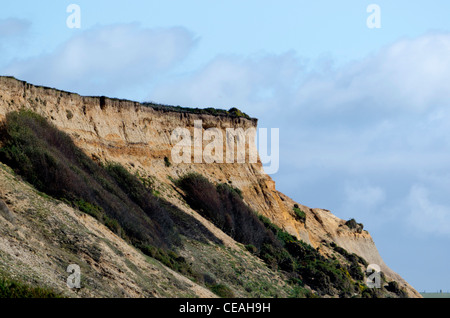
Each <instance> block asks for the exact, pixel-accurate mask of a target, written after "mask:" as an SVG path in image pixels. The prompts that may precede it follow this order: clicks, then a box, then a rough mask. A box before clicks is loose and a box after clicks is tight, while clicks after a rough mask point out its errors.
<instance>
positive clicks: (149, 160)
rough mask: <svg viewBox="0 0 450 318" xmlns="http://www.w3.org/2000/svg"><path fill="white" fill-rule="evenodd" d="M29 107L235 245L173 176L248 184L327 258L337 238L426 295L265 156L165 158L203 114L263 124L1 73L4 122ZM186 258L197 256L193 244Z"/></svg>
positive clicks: (225, 124)
mask: <svg viewBox="0 0 450 318" xmlns="http://www.w3.org/2000/svg"><path fill="white" fill-rule="evenodd" d="M22 108H25V109H30V110H33V111H34V112H36V113H38V114H40V115H42V116H43V117H45V118H47V119H48V120H49V121H51V122H52V123H53V124H54V125H55V126H56V127H58V128H59V129H61V130H62V131H64V132H66V133H67V134H69V135H70V136H71V137H72V139H73V140H74V142H75V144H76V145H77V146H78V147H80V148H81V149H82V150H83V151H84V152H85V153H86V154H87V155H88V156H90V157H91V158H92V159H94V160H96V161H99V162H117V163H120V164H122V165H123V166H124V167H126V168H127V169H129V170H130V171H132V172H133V173H138V174H139V175H140V176H142V177H145V178H147V179H149V180H152V182H154V188H155V189H156V190H157V191H158V192H159V193H160V195H161V196H162V197H163V198H165V199H167V200H168V201H170V202H171V203H173V204H175V205H176V206H178V207H179V208H180V209H182V210H183V211H186V212H187V213H189V214H191V215H193V216H194V217H195V218H196V219H197V220H199V221H200V222H202V224H204V225H205V226H206V227H207V228H208V229H210V230H211V231H212V232H213V233H214V234H215V235H216V236H217V237H219V238H220V239H221V240H223V242H224V243H225V245H226V246H228V247H229V248H232V249H233V248H236V247H235V246H236V243H235V242H234V241H233V240H232V239H231V238H230V237H229V236H227V235H226V234H224V233H223V232H221V231H220V230H219V229H217V228H216V227H215V226H214V225H213V224H212V223H210V222H209V221H207V220H206V219H204V218H203V217H201V216H200V215H199V214H197V213H196V212H195V211H193V210H192V209H190V208H189V207H188V206H187V205H186V204H185V202H184V201H183V199H182V195H181V194H182V191H181V190H180V189H178V188H177V187H176V185H175V184H174V183H173V182H172V181H171V180H174V179H177V178H179V177H180V176H182V175H184V174H185V173H187V172H191V171H195V172H199V173H200V174H202V175H204V176H206V177H207V178H208V179H210V180H211V181H212V182H215V183H217V182H224V183H230V184H232V185H233V186H234V187H236V188H238V189H240V190H241V192H242V195H243V198H244V200H245V202H246V203H247V204H248V205H249V206H250V207H251V208H252V209H253V210H255V211H258V213H260V214H262V215H264V216H266V217H268V218H269V219H270V220H271V221H272V222H273V223H275V224H276V225H277V226H279V227H281V228H282V229H284V230H286V231H287V232H289V233H290V234H291V235H294V236H296V237H297V238H299V239H301V240H303V241H304V242H307V243H308V244H310V245H312V246H313V247H315V248H318V249H319V251H320V253H322V254H323V255H324V256H326V257H331V256H332V254H333V249H332V248H331V247H330V243H332V242H334V243H336V244H337V245H339V246H341V247H343V248H345V249H346V250H347V251H348V252H350V253H355V254H357V255H359V256H361V257H363V258H364V259H365V260H366V261H367V262H368V263H369V264H377V265H379V266H380V267H381V270H382V271H383V272H384V274H385V275H386V277H388V278H389V279H391V280H395V281H397V282H398V283H399V285H400V286H401V287H402V288H404V289H405V290H406V291H407V293H408V295H409V296H410V297H420V295H419V294H418V293H417V291H415V290H414V288H412V287H411V286H410V285H409V284H408V283H407V282H406V281H404V280H403V279H402V278H401V277H400V276H399V275H398V274H397V273H395V272H393V271H392V270H391V269H390V268H389V267H388V266H387V265H386V264H385V263H384V262H383V260H382V258H381V256H380V254H379V253H378V251H377V248H376V246H375V243H374V241H373V239H372V237H371V236H370V234H369V233H368V232H367V231H355V230H352V229H350V228H349V227H347V226H346V225H345V221H344V220H341V219H339V218H337V217H336V216H334V215H333V214H332V213H331V212H330V211H327V210H323V209H313V208H309V207H306V206H304V205H301V204H300V203H297V202H295V201H294V200H292V199H291V198H289V197H287V196H286V195H284V194H282V193H280V192H279V191H277V190H276V187H275V182H274V181H273V180H272V179H271V178H270V177H269V176H268V175H266V174H265V173H264V171H263V168H262V164H261V162H260V161H259V160H258V162H257V163H242V164H240V163H239V164H238V163H233V164H231V163H230V164H206V163H201V164H195V163H192V164H187V163H181V164H175V163H170V164H168V162H167V159H165V158H171V150H172V148H173V144H172V143H171V134H172V132H173V131H174V129H176V128H177V127H183V128H188V129H190V130H192V128H193V127H194V121H196V120H201V121H202V123H203V129H207V128H210V127H216V128H219V129H220V130H222V131H225V129H226V128H243V129H244V130H245V129H247V128H250V127H255V128H256V126H257V120H256V119H252V118H244V117H238V116H227V115H213V114H208V113H193V112H187V111H186V112H183V111H176V110H173V109H168V108H164V107H149V106H148V105H144V104H141V103H138V102H133V101H127V100H119V99H111V98H106V97H85V96H80V95H78V94H74V93H69V92H64V91H60V90H56V89H52V88H46V87H39V86H34V85H31V84H28V83H26V82H23V81H19V80H16V79H14V78H11V77H0V120H2V119H4V118H5V116H6V114H7V113H9V112H11V111H15V110H19V109H22ZM224 135H225V133H224ZM294 204H297V205H298V206H299V208H300V209H301V210H302V211H304V212H305V214H306V220H305V222H302V221H301V220H298V218H297V217H296V216H295V213H294V211H293V206H294ZM185 256H186V257H192V255H189V251H188V249H186V251H185Z"/></svg>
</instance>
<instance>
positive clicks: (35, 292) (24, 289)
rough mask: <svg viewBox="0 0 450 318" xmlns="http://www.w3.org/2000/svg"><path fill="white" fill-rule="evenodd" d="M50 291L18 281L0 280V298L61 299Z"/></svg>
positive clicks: (4, 278) (3, 278)
mask: <svg viewBox="0 0 450 318" xmlns="http://www.w3.org/2000/svg"><path fill="white" fill-rule="evenodd" d="M61 297H62V296H61V295H60V294H58V293H56V292H54V291H53V290H51V289H48V288H42V287H35V286H31V285H29V284H26V283H23V282H21V281H18V280H12V279H9V278H6V277H2V278H0V298H61Z"/></svg>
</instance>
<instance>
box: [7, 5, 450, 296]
mask: <svg viewBox="0 0 450 318" xmlns="http://www.w3.org/2000/svg"><path fill="white" fill-rule="evenodd" d="M72 3H74V4H77V5H79V6H80V8H81V28H80V29H70V28H68V27H67V25H66V19H67V17H68V16H69V13H67V12H66V8H67V6H68V5H69V4H72ZM372 3H374V4H377V5H378V6H379V7H380V8H381V28H380V29H369V28H368V27H367V24H366V20H367V18H368V17H369V15H370V13H367V11H366V9H367V7H368V6H369V5H370V4H372ZM449 12H450V2H448V1H443V0H435V1H432V2H430V1H428V2H427V1H423V0H418V1H414V2H413V3H412V1H402V0H397V1H382V0H379V1H377V0H374V1H361V0H344V1H331V0H327V1H325V0H323V1H299V0H296V1H276V2H275V1H261V0H259V1H253V0H247V1H234V0H227V1H206V0H203V1H200V0H197V1H186V0H184V1H181V0H179V1H177V0H173V1H138V0H129V1H121V2H119V1H92V0H91V1H75V0H74V1H39V2H37V1H24V0H22V1H20V0H18V1H10V2H7V3H3V4H2V10H0V56H1V57H2V58H1V59H0V73H1V74H4V75H13V76H16V77H17V78H19V79H22V80H26V81H29V82H31V83H34V84H40V85H46V86H53V87H57V88H59V89H64V90H68V91H74V92H77V93H80V94H83V95H108V96H112V97H120V98H127V99H132V100H138V101H155V102H161V103H167V104H174V105H183V106H192V107H210V106H212V107H219V108H226V109H228V108H231V107H234V106H235V107H238V108H240V109H242V110H243V111H245V112H246V113H249V114H250V115H252V116H254V117H257V118H259V125H260V127H265V128H280V170H279V172H278V173H277V174H274V175H272V177H273V179H274V180H275V181H276V182H277V188H278V189H279V190H281V191H282V192H284V193H286V194H288V195H289V196H291V197H292V198H294V199H295V200H297V201H299V202H301V203H303V204H305V205H308V206H311V207H320V208H326V209H329V210H332V211H333V213H334V214H336V215H337V216H339V217H341V218H343V219H348V218H351V217H354V218H355V219H356V220H357V221H359V222H362V223H364V224H365V227H366V229H367V230H369V231H370V233H371V234H372V236H373V238H374V240H375V243H376V244H377V247H378V249H379V251H380V253H381V255H382V257H383V258H384V260H385V262H386V263H387V264H388V265H389V266H390V267H391V268H392V269H393V270H395V271H397V272H398V273H399V274H401V275H402V276H403V277H404V278H405V279H406V280H407V281H408V282H410V283H411V284H412V285H413V286H414V287H416V288H417V289H418V290H419V291H423V290H427V291H432V290H439V289H443V290H449V289H450V276H449V275H448V274H447V264H448V263H449V262H450V254H449V247H448V246H450V196H449V195H448V193H449V191H450V169H449V168H450V160H449V159H450V158H449V157H450V138H449V136H450V128H449V125H448V122H449V119H450V109H449V107H450V104H449V103H450V87H449V86H450V84H449V83H450V54H449V53H450V19H448V14H449Z"/></svg>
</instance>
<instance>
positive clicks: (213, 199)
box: [177, 173, 356, 297]
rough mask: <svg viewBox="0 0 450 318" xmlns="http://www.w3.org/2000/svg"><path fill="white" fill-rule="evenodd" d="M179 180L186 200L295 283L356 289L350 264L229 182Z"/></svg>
mask: <svg viewBox="0 0 450 318" xmlns="http://www.w3.org/2000/svg"><path fill="white" fill-rule="evenodd" d="M177 184H178V185H179V186H180V187H181V188H182V189H183V190H184V192H185V194H186V196H185V198H186V201H187V202H188V204H190V205H191V207H192V208H193V209H195V210H197V211H198V212H199V213H200V214H202V215H203V216H205V217H207V218H209V219H210V220H211V221H212V222H214V223H215V224H216V225H218V226H220V227H221V228H222V229H223V230H224V231H225V232H226V233H228V234H229V235H231V236H232V237H233V238H234V239H235V240H237V241H238V242H240V243H243V244H245V245H246V247H247V249H248V250H250V251H251V252H252V253H254V254H256V255H257V256H259V257H260V258H261V259H262V260H263V261H264V262H265V263H266V264H268V265H269V266H270V267H271V268H273V269H275V270H276V269H278V270H282V271H283V272H285V273H286V274H287V276H289V277H291V278H295V279H290V280H289V282H290V283H291V284H294V285H295V284H297V282H302V286H303V283H305V284H307V285H308V286H310V287H311V288H313V289H315V290H317V291H318V292H320V293H322V294H331V295H333V294H336V293H337V294H338V295H340V296H342V297H349V296H351V295H352V294H353V293H354V292H355V288H356V287H355V285H354V283H353V281H352V278H351V275H350V273H349V271H348V269H347V268H346V267H343V266H342V265H341V264H340V263H339V262H337V261H332V260H329V259H327V258H325V257H323V256H322V255H321V254H320V253H319V252H318V251H317V250H316V249H314V248H313V247H312V246H310V245H309V244H306V243H304V242H302V241H299V240H297V238H295V237H294V236H292V235H290V234H289V233H287V232H286V231H284V230H282V229H281V228H279V227H278V226H276V225H275V224H273V223H272V222H271V221H270V220H269V219H268V218H267V217H265V216H262V215H259V216H257V215H256V214H255V213H254V212H253V211H252V210H251V209H250V208H249V207H248V206H247V205H246V204H245V203H244V202H243V200H242V198H241V197H240V196H239V195H238V194H236V193H235V192H234V191H232V190H230V187H229V186H224V185H218V186H214V185H213V184H212V183H211V182H210V181H209V180H208V179H206V178H205V177H203V176H201V175H199V174H192V173H191V174H188V175H186V176H184V177H182V178H181V179H180V180H178V182H177ZM243 225H244V226H243ZM241 231H245V233H242V232H241ZM295 293H297V292H294V294H295Z"/></svg>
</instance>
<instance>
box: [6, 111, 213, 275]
mask: <svg viewBox="0 0 450 318" xmlns="http://www.w3.org/2000/svg"><path fill="white" fill-rule="evenodd" d="M0 142H1V144H2V148H1V149H0V160H1V161H2V162H4V163H6V164H7V165H9V166H10V167H11V168H13V169H14V171H15V172H16V173H17V174H18V175H20V176H21V177H22V178H24V179H25V180H26V181H27V182H29V183H31V184H32V185H33V186H34V187H35V188H36V189H37V190H39V191H41V192H43V193H45V194H47V195H50V196H52V197H54V198H57V199H60V200H63V201H65V202H66V203H68V204H71V205H72V206H74V207H76V208H78V209H80V210H81V211H83V212H85V213H87V214H90V215H92V216H93V217H95V218H97V219H98V220H100V221H101V222H102V223H104V224H105V225H106V226H108V227H109V228H110V229H111V230H112V231H113V232H115V233H116V234H118V235H119V236H121V237H122V238H124V239H125V240H127V241H128V242H130V243H131V244H133V245H134V246H136V247H138V248H139V249H141V250H142V251H143V252H144V253H146V254H147V255H149V256H152V257H154V258H156V259H158V260H160V261H161V262H163V263H164V264H165V265H167V266H169V267H171V268H173V269H174V270H177V271H179V272H181V273H183V274H185V275H187V276H189V277H192V278H193V279H195V278H196V273H194V272H193V271H192V270H191V269H190V266H189V264H187V263H186V261H185V260H184V259H183V258H182V257H180V256H178V255H177V254H176V253H175V251H174V247H176V246H178V245H179V244H180V242H181V235H184V236H186V237H190V238H192V239H195V240H198V241H204V242H206V241H213V242H217V243H220V240H219V239H217V238H216V237H215V236H214V235H213V234H212V233H210V232H209V231H208V230H207V229H206V228H205V227H204V226H203V225H202V224H201V223H199V222H198V221H196V220H195V219H194V218H193V217H191V216H189V215H187V214H185V213H184V212H182V211H180V210H179V209H177V208H176V207H175V206H173V205H172V204H170V203H168V202H166V201H164V200H162V199H160V198H158V197H156V196H154V195H153V193H152V191H151V189H149V188H147V187H146V186H145V185H144V184H143V183H142V182H141V181H140V180H139V179H138V178H137V177H136V176H134V175H132V174H130V173H129V172H128V171H127V170H126V169H124V168H123V167H121V166H119V165H117V164H108V165H107V166H100V165H98V164H96V163H95V162H94V161H92V160H91V159H90V158H89V157H87V156H86V155H85V154H84V153H83V152H82V151H81V150H80V149H79V148H77V147H76V146H75V145H74V143H73V142H72V140H71V139H70V137H69V136H67V135H66V134H65V133H63V132H61V131H59V130H58V129H56V128H55V127H54V126H53V125H51V124H50V123H48V122H47V121H46V120H45V119H44V118H43V117H41V116H39V115H37V114H35V113H33V112H30V111H20V112H13V113H9V114H8V115H7V116H6V121H5V122H4V123H3V125H2V126H1V127H0Z"/></svg>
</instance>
